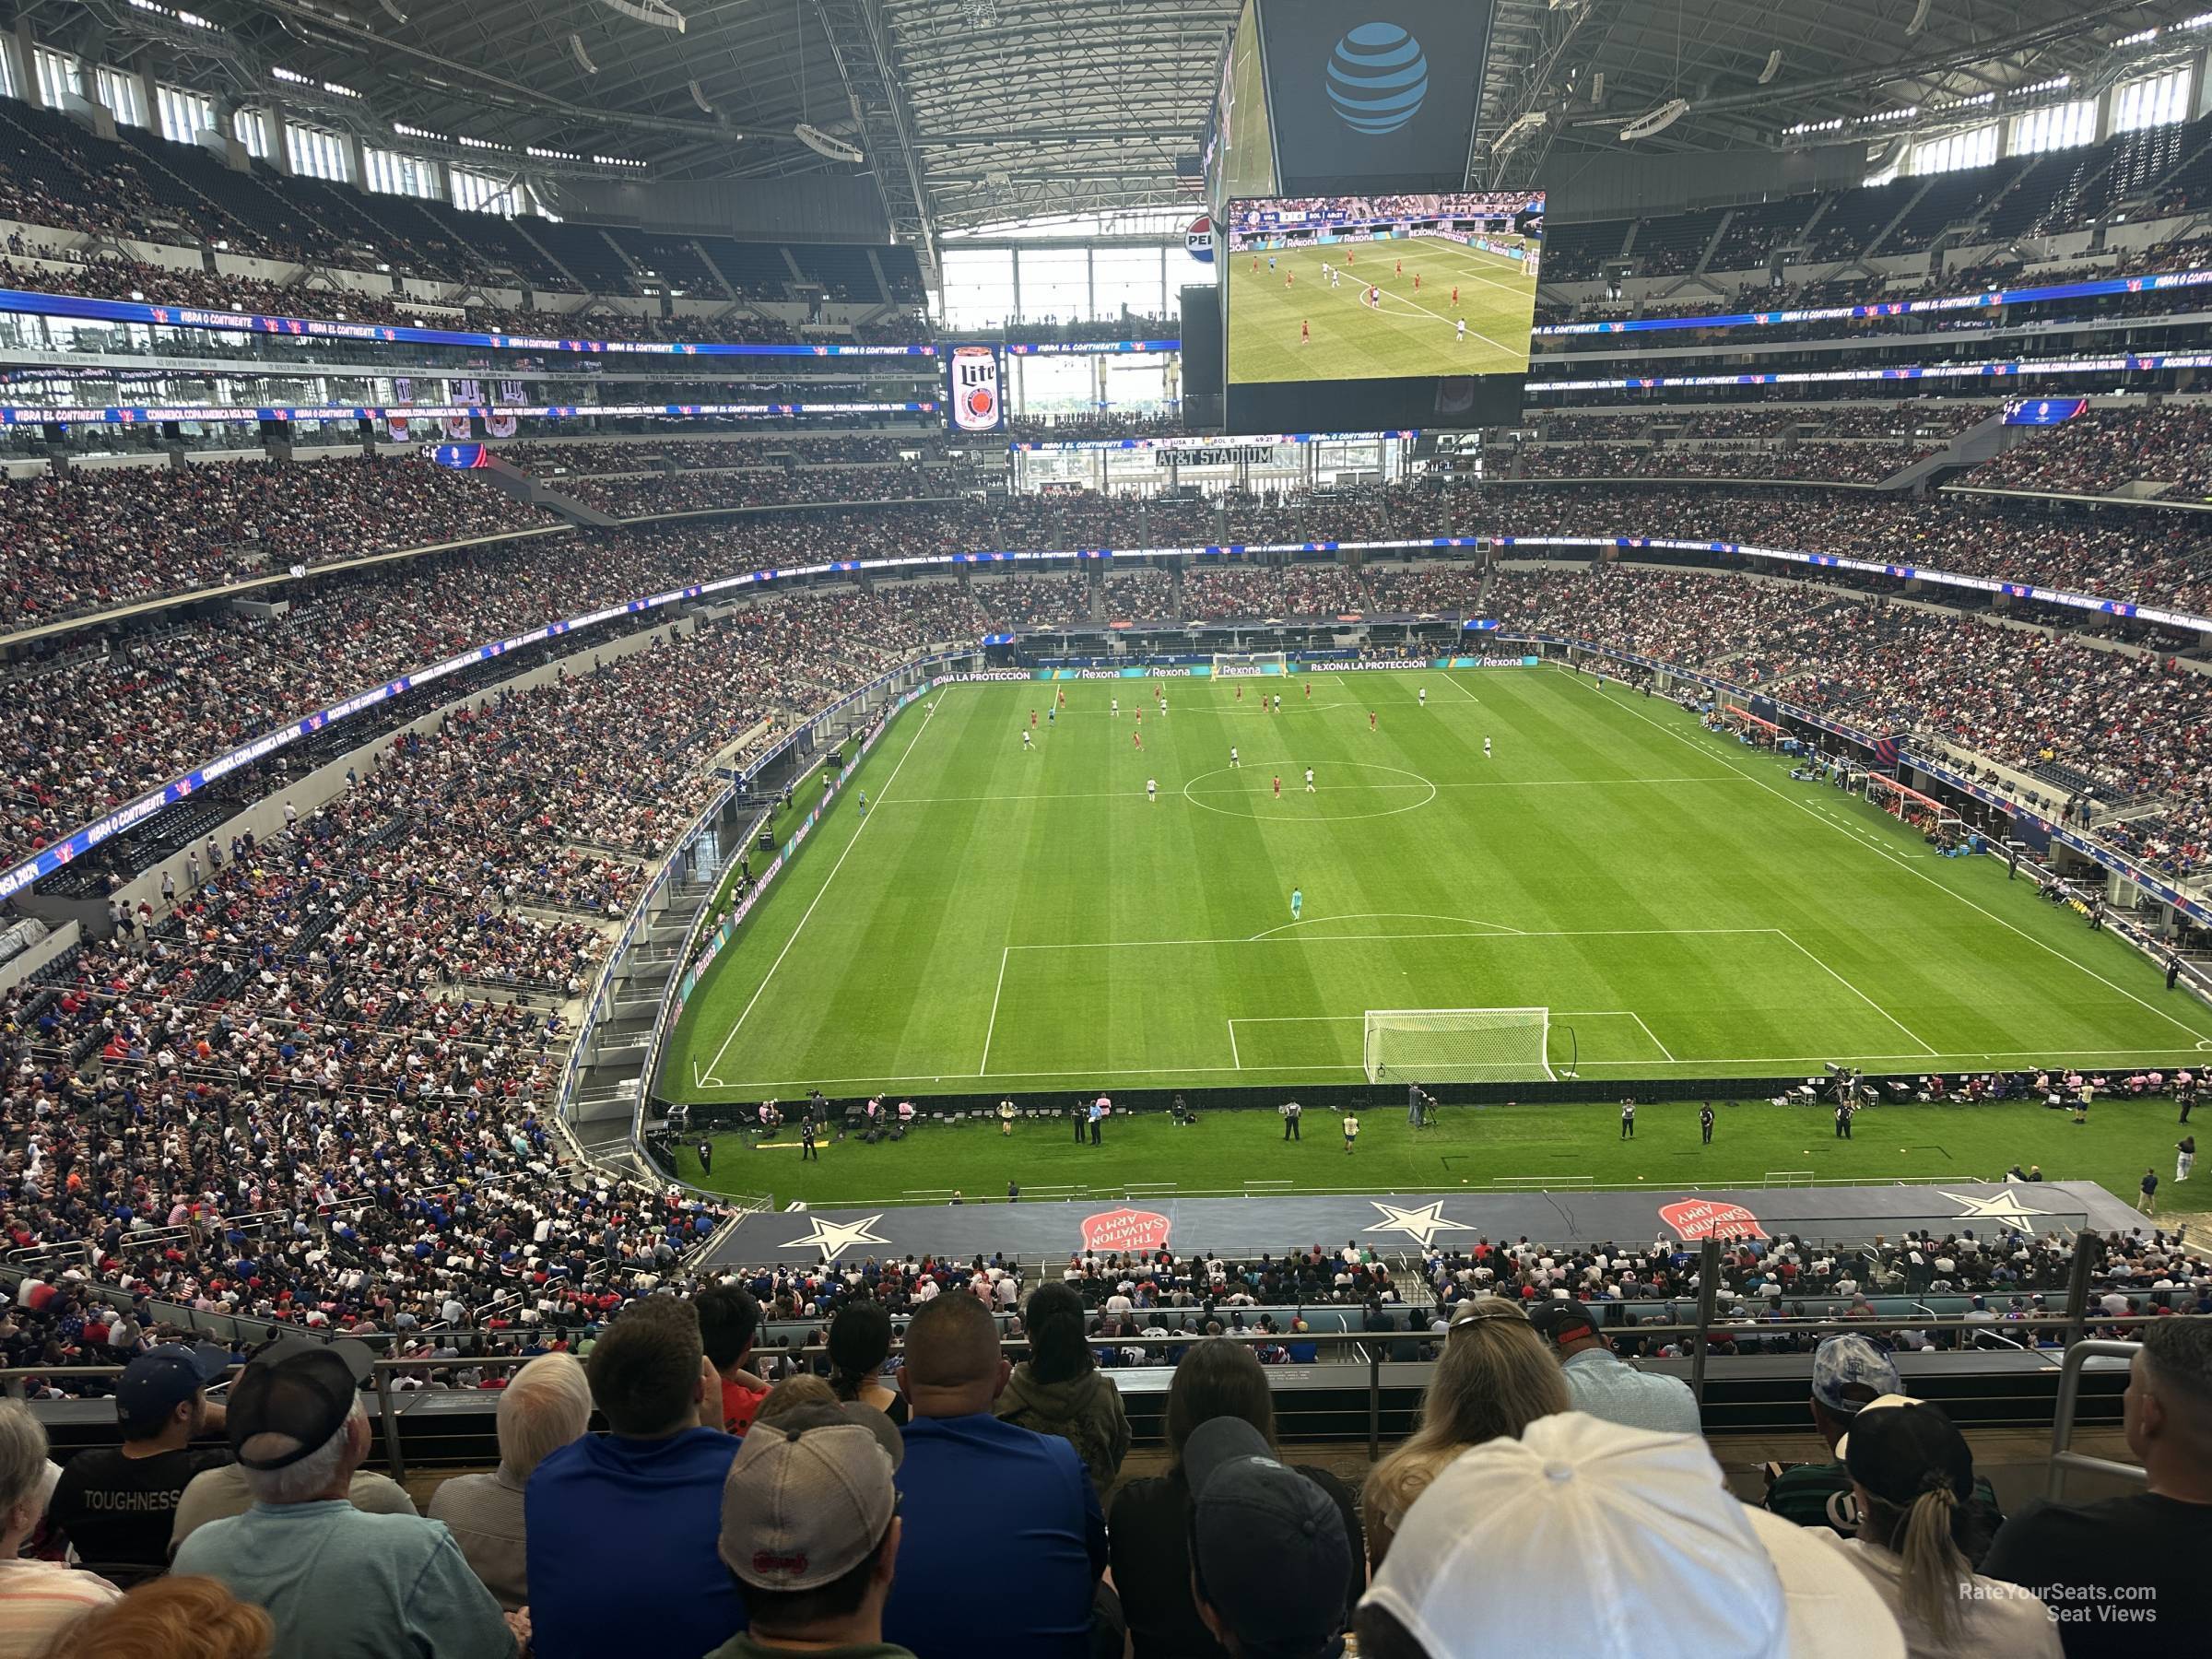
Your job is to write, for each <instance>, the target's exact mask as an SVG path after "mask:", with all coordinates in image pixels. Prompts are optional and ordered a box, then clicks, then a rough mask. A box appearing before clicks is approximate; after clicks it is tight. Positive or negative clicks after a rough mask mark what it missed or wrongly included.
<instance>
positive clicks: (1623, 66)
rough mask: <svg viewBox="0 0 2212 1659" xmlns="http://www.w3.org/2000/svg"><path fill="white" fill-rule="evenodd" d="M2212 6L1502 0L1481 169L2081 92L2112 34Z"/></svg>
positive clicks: (2109, 53) (2071, 0)
mask: <svg viewBox="0 0 2212 1659" xmlns="http://www.w3.org/2000/svg"><path fill="white" fill-rule="evenodd" d="M2204 10H2205V0H1564V3H1563V4H1559V5H1546V4H1543V3H1542V0H1535V3H1533V4H1524V0H1500V11H1499V29H1498V32H1497V36H1496V38H1495V40H1494V42H1493V45H1492V48H1491V55H1490V64H1489V73H1488V85H1487V86H1486V87H1485V88H1484V99H1483V105H1482V112H1481V116H1480V119H1479V131H1478V133H1477V145H1476V151H1477V159H1478V167H1479V166H1481V165H1482V161H1481V159H1482V158H1485V157H1489V156H1491V155H1492V154H1493V153H1494V152H1495V154H1496V155H1497V158H1498V159H1497V161H1496V162H1495V163H1493V164H1492V165H1493V166H1494V167H1495V169H1496V171H1497V173H1498V176H1499V177H1500V178H1501V179H1502V178H1505V177H1507V176H1508V175H1512V176H1515V177H1519V178H1525V177H1528V176H1531V174H1532V172H1533V169H1534V167H1535V165H1536V164H1538V163H1539V162H1540V161H1541V159H1543V158H1544V156H1545V155H1546V154H1547V152H1548V153H1552V154H1557V153H1559V152H1560V151H1562V150H1575V149H1582V150H1588V149H1592V148H1598V149H1606V150H1611V151H1614V152H1616V153H1630V152H1637V153H1646V152H1660V151H1684V150H1728V149H1733V150H1742V149H1762V148H1772V147H1774V146H1775V145H1776V144H1778V143H1779V142H1780V141H1781V135H1782V134H1783V130H1784V129H1785V128H1787V127H1790V126H1792V125H1795V124H1800V123H1811V124H1818V123H1821V122H1826V121H1830V120H1836V119H1842V120H1847V121H1848V120H1850V119H1852V118H1853V117H1865V116H1869V115H1877V114H1881V113H1883V112H1891V111H1903V110H1906V109H1908V108H1912V107H1915V106H1917V107H1920V108H1922V109H1925V107H1926V106H1927V105H1930V104H1933V103H1941V102H1943V101H1945V100H1968V99H1980V98H1981V97H1982V95H1983V94H1985V93H1994V94H1996V95H1997V101H1999V102H2001V101H2002V100H2005V99H2006V96H2007V94H2011V93H2015V92H2017V91H2018V90H2019V89H2021V88H2030V87H2036V86H2040V85H2041V84H2043V83H2046V82H2049V81H2052V80H2053V79H2055V78H2056V77H2057V76H2071V77H2073V85H2072V86H2071V87H2070V88H2067V91H2068V94H2069V95H2075V96H2078V95H2079V94H2080V92H2081V91H2083V90H2087V89H2090V88H2093V87H2094V86H2095V85H2097V84H2099V83H2098V82H2097V80H2096V78H2095V77H2097V76H2099V75H2100V74H2101V73H2103V72H2105V71H2106V70H2108V69H2109V67H2110V66H2112V65H2113V63H2114V61H2115V60H2114V52H2113V49H2114V47H2115V45H2116V44H2117V43H2118V42H2120V41H2123V40H2127V39H2129V38H2131V37H2135V36H2137V35H2139V34H2141V33H2142V32H2143V31H2145V30H2147V29H2156V28H2159V27H2160V26H2163V25H2169V24H2174V23H2179V22H2182V21H2183V20H2184V19H2185V18H2193V17H2196V16H2199V15H2201V14H2202V13H2203V12H2204ZM2189 38H2190V39H2191V40H2192V41H2193V42H2194V46H2195V47H2196V49H2197V50H2200V51H2201V50H2202V49H2203V47H2204V46H2205V45H2206V44H2212V36H2207V35H2193V36H2191V37H2189ZM2143 50H2144V51H2147V52H2151V53H2156V52H2158V51H2160V50H2171V46H2170V45H2169V44H2168V43H2166V42H2159V43H2153V44H2147V45H2145V46H2144V48H2143ZM1775 53H1780V58H1779V61H1778V62H1773V63H1771V59H1772V58H1773V54H1775ZM1770 65H1771V66H1770ZM1601 76H1602V79H1601V78H1600V77H1601ZM1762 76H1766V77H1767V79H1766V81H1765V84H1763V85H1762V84H1761V77H1762ZM2055 95H2056V94H2055V93H2053V96H2055ZM1677 98H1679V99H1683V100H1687V102H1688V109H1687V110H1686V111H1685V112H1683V113H1682V114H1681V115H1680V116H1679V117H1678V118H1677V119H1676V120H1675V121H1674V122H1673V123H1672V124H1669V125H1667V126H1666V127H1665V129H1664V130H1663V131H1660V132H1658V133H1655V134H1653V135H1651V136H1648V137H1641V138H1638V139H1635V140H1632V141H1628V142H1624V141H1623V140H1622V137H1621V129H1622V128H1623V127H1624V126H1627V125H1628V124H1631V123H1633V122H1635V121H1636V120H1638V119H1639V118H1640V117H1642V116H1646V115H1649V114H1652V113H1653V112H1657V111H1659V110H1661V109H1663V108H1664V107H1665V105H1667V104H1668V103H1669V102H1670V101H1671V100H1675V99H1677ZM1971 107H1973V106H1968V108H1970V109H1971ZM1533 114H1541V115H1542V116H1543V117H1544V122H1543V124H1542V125H1541V126H1537V125H1535V124H1534V123H1524V134H1525V136H1524V137H1523V138H1521V139H1519V140H1518V141H1516V142H1510V143H1508V144H1506V146H1505V147H1504V148H1502V149H1500V148H1499V146H1500V141H1501V140H1503V139H1504V137H1505V135H1506V134H1507V133H1508V132H1509V131H1510V130H1511V129H1512V127H1513V125H1514V123H1515V122H1516V121H1517V120H1520V119H1521V118H1523V117H1524V116H1528V115H1533ZM1875 135H1876V136H1878V135H1879V129H1878V128H1877V129H1876V132H1875Z"/></svg>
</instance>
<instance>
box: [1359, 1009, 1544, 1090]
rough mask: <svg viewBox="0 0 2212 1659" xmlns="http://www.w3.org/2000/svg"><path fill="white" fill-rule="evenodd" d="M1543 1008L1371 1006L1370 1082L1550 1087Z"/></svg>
mask: <svg viewBox="0 0 2212 1659" xmlns="http://www.w3.org/2000/svg"><path fill="white" fill-rule="evenodd" d="M1550 1047H1551V1010H1550V1009H1549V1008H1370V1009H1368V1010H1367V1029H1366V1033H1365V1035H1364V1037H1363V1039H1362V1041H1361V1043H1360V1060H1361V1063H1362V1064H1363V1065H1365V1067H1366V1069H1367V1080H1368V1081H1369V1082H1370V1083H1549V1082H1553V1081H1556V1080H1557V1074H1556V1073H1555V1072H1554V1071H1553V1070H1552V1068H1551V1056H1550Z"/></svg>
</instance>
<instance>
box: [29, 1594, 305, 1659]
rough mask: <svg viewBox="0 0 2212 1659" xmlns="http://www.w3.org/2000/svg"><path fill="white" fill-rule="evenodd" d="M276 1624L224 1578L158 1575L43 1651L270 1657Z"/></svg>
mask: <svg viewBox="0 0 2212 1659" xmlns="http://www.w3.org/2000/svg"><path fill="white" fill-rule="evenodd" d="M276 1629H277V1627H276V1626H275V1625H274V1624H273V1623H271V1622H270V1619H269V1616H268V1615H267V1614H266V1613H265V1612H263V1611H262V1610H261V1608H259V1607H257V1606H254V1605H253V1603H252V1602H243V1601H240V1600H239V1599H238V1597H236V1596H235V1595H232V1594H230V1592H229V1590H228V1589H226V1588H225V1587H224V1585H223V1583H222V1582H221V1581H220V1580H218V1579H211V1578H194V1577H191V1576H189V1575H186V1576H182V1577H170V1578H159V1579H154V1580H152V1581H151V1582H149V1583H144V1584H141V1585H139V1586H138V1588H137V1589H135V1590H134V1591H132V1592H131V1593H130V1594H128V1595H126V1596H124V1598H123V1599H122V1600H121V1601H118V1602H112V1603H110V1604H109V1605H108V1606H104V1607H100V1608H97V1609H95V1610H94V1611H92V1612H90V1613H88V1614H86V1615H85V1616H84V1617H83V1618H78V1619H77V1620H76V1621H75V1622H74V1623H72V1624H70V1625H69V1626H68V1627H67V1628H65V1630H62V1631H61V1632H60V1633H59V1634H58V1635H56V1636H55V1637H54V1639H53V1641H51V1642H49V1643H48V1644H47V1645H46V1647H45V1648H44V1649H43V1650H42V1651H41V1653H40V1655H39V1659H148V1656H149V1655H152V1654H159V1655H160V1659H267V1654H268V1652H269V1646H270V1643H271V1642H272V1641H275V1639H276Z"/></svg>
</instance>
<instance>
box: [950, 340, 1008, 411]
mask: <svg viewBox="0 0 2212 1659" xmlns="http://www.w3.org/2000/svg"><path fill="white" fill-rule="evenodd" d="M947 370H948V371H949V373H950V374H951V377H952V399H951V404H950V407H951V410H952V429H953V430H954V431H956V432H995V431H997V430H998V429H999V428H1001V427H1003V426H1004V425H1006V394H1005V393H1004V392H1003V391H1002V390H1001V388H1000V385H999V378H998V353H997V352H995V351H994V350H993V349H992V348H991V347H988V346H955V347H953V348H952V358H951V359H950V361H949V363H948V364H947Z"/></svg>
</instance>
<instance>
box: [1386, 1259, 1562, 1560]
mask: <svg viewBox="0 0 2212 1659" xmlns="http://www.w3.org/2000/svg"><path fill="white" fill-rule="evenodd" d="M1569 1408H1570V1406H1569V1401H1568V1397H1567V1382H1566V1379H1565V1378H1563V1377H1561V1376H1560V1374H1559V1361H1558V1360H1556V1359H1553V1358H1552V1357H1551V1351H1550V1349H1549V1348H1548V1347H1546V1346H1545V1343H1544V1339H1543V1338H1542V1337H1541V1336H1538V1335H1536V1332H1535V1326H1533V1325H1531V1324H1529V1323H1528V1315H1527V1314H1525V1313H1524V1312H1522V1311H1521V1305H1520V1304H1519V1303H1518V1302H1512V1301H1508V1300H1505V1299H1504V1298H1502V1297H1496V1296H1490V1297H1480V1298H1477V1300H1474V1301H1471V1302H1465V1303H1462V1304H1461V1306H1460V1309H1459V1312H1457V1313H1455V1314H1453V1318H1452V1324H1451V1325H1450V1327H1449V1329H1448V1332H1447V1335H1445V1337H1444V1351H1443V1353H1442V1355H1441V1357H1440V1358H1439V1359H1438V1360H1437V1362H1436V1371H1435V1373H1434V1374H1433V1375H1432V1376H1431V1377H1430V1380H1429V1392H1428V1394H1426V1395H1424V1396H1423V1397H1422V1400H1421V1420H1420V1426H1419V1427H1418V1429H1416V1430H1414V1431H1413V1435H1412V1437H1411V1438H1410V1439H1409V1440H1407V1441H1406V1443H1405V1444H1404V1445H1402V1446H1400V1447H1399V1448H1398V1449H1397V1450H1396V1451H1395V1452H1393V1453H1391V1454H1390V1455H1389V1456H1388V1457H1386V1458H1384V1459H1383V1460H1382V1462H1381V1463H1379V1464H1377V1465H1375V1466H1374V1469H1373V1471H1372V1472H1371V1474H1370V1475H1369V1476H1368V1477H1367V1484H1366V1486H1364V1487H1363V1488H1360V1493H1359V1505H1360V1508H1361V1510H1362V1511H1363V1512H1365V1514H1366V1517H1367V1552H1368V1553H1367V1559H1368V1563H1369V1565H1370V1566H1371V1567H1377V1568H1380V1567H1381V1566H1382V1558H1383V1556H1384V1555H1385V1554H1387V1553H1388V1551H1389V1549H1390V1541H1391V1539H1392V1538H1394V1536H1396V1535H1397V1530H1398V1524H1399V1523H1400V1522H1402V1521H1403V1520H1405V1518H1406V1511H1407V1510H1409V1509H1411V1508H1412V1507H1413V1500H1415V1499H1416V1498H1418V1497H1419V1496H1420V1495H1421V1493H1422V1492H1423V1491H1425V1490H1426V1489H1427V1488H1428V1486H1429V1483H1430V1481H1431V1480H1433V1479H1435V1478H1436V1477H1437V1476H1438V1475H1439V1474H1440V1473H1441V1471H1442V1470H1443V1468H1444V1466H1445V1465H1448V1464H1449V1463H1451V1462H1452V1460H1453V1458H1455V1457H1457V1456H1458V1455H1459V1454H1460V1453H1462V1452H1465V1450H1466V1449H1467V1448H1468V1447H1469V1446H1479V1445H1481V1444H1483V1443H1484V1442H1485V1441H1494V1440H1518V1439H1519V1438H1520V1437H1521V1430H1524V1429H1525V1428H1527V1427H1528V1426H1529V1424H1531V1423H1533V1422H1535V1420H1536V1419H1537V1418H1545V1417H1549V1416H1551V1415H1552V1414H1553V1413H1554V1412H1559V1411H1566V1410H1568V1409H1569Z"/></svg>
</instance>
